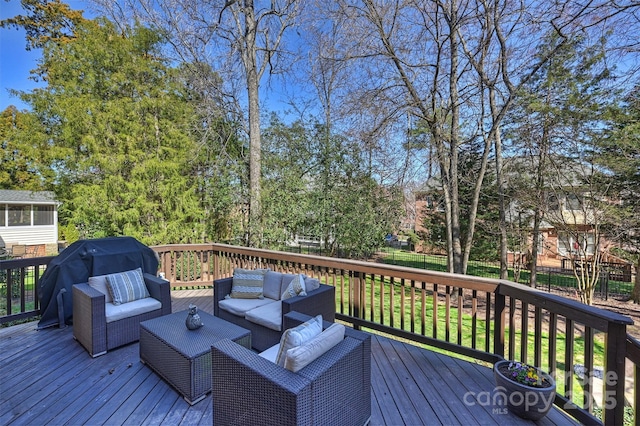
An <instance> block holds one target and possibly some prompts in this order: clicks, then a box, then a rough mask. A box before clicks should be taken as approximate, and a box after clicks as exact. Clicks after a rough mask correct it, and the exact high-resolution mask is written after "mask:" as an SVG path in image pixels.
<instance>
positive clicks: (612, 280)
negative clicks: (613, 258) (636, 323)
mask: <svg viewBox="0 0 640 426" xmlns="http://www.w3.org/2000/svg"><path fill="white" fill-rule="evenodd" d="M379 258H380V259H381V260H382V261H383V262H384V263H388V264H391V265H399V266H408V267H412V268H420V269H427V270H431V271H443V272H445V271H446V270H447V258H446V256H440V255H429V254H419V253H412V252H407V251H401V250H397V249H393V248H389V247H385V248H384V249H382V250H381V252H380V256H379ZM566 266H568V267H566ZM579 266H580V265H579ZM536 272H537V273H536V288H538V289H540V290H545V291H548V292H553V293H574V292H575V291H577V288H578V287H577V280H576V277H575V276H574V273H573V269H571V265H570V263H569V262H567V263H565V262H563V263H562V265H561V266H560V267H547V266H538V267H537V268H536ZM467 274H468V275H473V276H477V277H486V278H500V264H499V263H498V262H490V261H470V262H469V266H468V268H467ZM530 277H531V271H530V270H528V269H524V268H523V269H521V270H520V273H519V276H518V277H516V276H515V271H514V269H513V268H509V279H510V280H511V281H517V282H520V283H522V284H528V283H529V281H530ZM631 281H632V269H631V265H630V264H623V263H614V262H604V263H603V264H602V268H601V271H600V277H599V280H598V284H597V286H596V294H597V295H598V296H600V297H602V298H603V299H608V298H609V297H627V296H629V295H630V294H631V291H632V289H633V284H632V282H631Z"/></svg>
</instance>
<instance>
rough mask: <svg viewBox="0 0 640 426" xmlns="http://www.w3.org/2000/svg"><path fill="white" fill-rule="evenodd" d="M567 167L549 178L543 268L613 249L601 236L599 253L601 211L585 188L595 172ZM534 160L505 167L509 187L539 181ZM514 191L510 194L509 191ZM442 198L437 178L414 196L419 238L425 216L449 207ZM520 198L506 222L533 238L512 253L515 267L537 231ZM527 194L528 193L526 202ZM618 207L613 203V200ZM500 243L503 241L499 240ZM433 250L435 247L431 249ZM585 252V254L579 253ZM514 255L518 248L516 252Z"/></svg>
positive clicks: (542, 237)
mask: <svg viewBox="0 0 640 426" xmlns="http://www.w3.org/2000/svg"><path fill="white" fill-rule="evenodd" d="M556 160H557V162H558V164H562V166H563V169H562V171H563V173H562V174H560V175H555V176H554V175H552V176H548V177H547V179H548V183H549V190H548V191H547V206H546V211H545V216H544V219H543V220H542V223H541V224H540V235H539V240H538V260H539V261H540V262H541V263H542V264H548V265H552V266H553V265H558V266H559V265H560V262H561V261H562V259H570V258H572V257H574V256H575V255H576V254H577V253H583V254H586V255H587V256H588V257H589V256H593V255H594V254H595V253H596V250H599V251H600V252H601V253H607V252H608V248H609V247H611V246H612V243H611V241H609V240H608V239H607V238H606V236H605V235H600V241H599V247H597V248H596V236H595V234H594V228H595V224H596V223H598V222H602V220H603V218H602V217H598V216H599V214H598V212H596V211H594V210H593V209H590V208H588V207H585V206H588V204H589V198H590V195H589V193H588V191H587V189H586V188H585V187H584V186H583V185H582V184H581V181H582V180H586V181H589V180H590V179H589V176H590V174H591V170H590V169H589V168H588V167H587V166H585V165H582V164H580V163H578V162H575V161H571V160H562V161H560V160H558V159H556ZM531 161H532V160H531V159H527V158H524V157H515V158H510V159H509V161H506V162H505V169H504V173H505V177H506V185H507V188H509V187H510V185H516V186H522V185H523V181H524V182H526V181H527V180H529V181H533V178H532V177H531V176H529V175H528V174H527V173H526V171H527V170H532V169H533V168H534V167H533V166H532V163H531ZM492 177H493V173H492V172H489V173H487V176H486V179H491V178H492ZM507 190H508V189H507ZM440 193H441V188H440V183H439V181H438V180H437V179H435V178H432V179H430V180H429V181H428V182H426V183H425V184H424V185H423V187H422V188H420V189H419V190H416V191H414V197H415V212H416V217H415V225H414V226H415V230H416V232H418V233H421V232H424V231H426V229H425V228H424V226H423V223H424V219H425V216H427V215H429V214H433V213H438V214H442V213H443V212H444V209H443V206H442V205H441V204H440V200H439V199H438V196H439V194H440ZM518 195H519V194H517V193H516V194H512V195H511V196H510V197H509V200H510V202H509V205H508V206H507V212H506V216H507V217H506V220H507V222H508V223H510V224H512V225H515V226H513V227H514V228H520V229H522V230H524V232H525V233H526V234H527V235H528V241H527V242H526V244H525V247H522V249H521V250H523V251H522V252H520V251H516V250H514V251H510V252H509V262H512V261H513V259H514V257H519V256H521V255H526V253H527V251H528V250H529V249H530V247H531V242H532V241H531V236H530V230H531V228H532V226H533V211H531V210H530V209H527V208H525V207H523V206H522V205H521V202H520V200H519V199H518V198H519V197H518ZM526 197H527V194H525V198H526ZM611 202H612V203H613V201H611ZM496 243H497V241H496ZM426 249H428V250H430V251H433V250H434V248H433V247H426ZM578 249H580V250H578ZM512 250H513V249H512Z"/></svg>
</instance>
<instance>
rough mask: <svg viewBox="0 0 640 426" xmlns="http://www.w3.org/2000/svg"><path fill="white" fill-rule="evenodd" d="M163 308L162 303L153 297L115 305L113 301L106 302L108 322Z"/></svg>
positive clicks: (105, 310) (105, 308) (105, 311)
mask: <svg viewBox="0 0 640 426" xmlns="http://www.w3.org/2000/svg"><path fill="white" fill-rule="evenodd" d="M160 308H162V303H160V301H158V300H156V299H154V298H153V297H145V298H144V299H138V300H134V301H133V302H128V303H123V304H121V305H114V304H113V303H111V302H110V303H105V305H104V313H105V317H106V318H107V322H113V321H118V320H121V319H123V318H129V317H132V316H135V315H140V314H146V313H147V312H151V311H155V310H156V309H160Z"/></svg>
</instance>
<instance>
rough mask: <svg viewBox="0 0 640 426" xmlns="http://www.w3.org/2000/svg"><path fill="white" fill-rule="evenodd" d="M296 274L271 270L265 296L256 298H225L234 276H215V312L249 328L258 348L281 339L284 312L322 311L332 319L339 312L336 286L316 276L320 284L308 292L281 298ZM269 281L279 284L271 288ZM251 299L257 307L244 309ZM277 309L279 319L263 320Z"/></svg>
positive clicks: (265, 347) (326, 317) (312, 312)
mask: <svg viewBox="0 0 640 426" xmlns="http://www.w3.org/2000/svg"><path fill="white" fill-rule="evenodd" d="M295 276H296V275H294V274H285V273H280V272H274V271H269V272H268V273H267V275H266V278H265V280H264V285H265V287H264V296H263V297H262V298H260V299H253V300H247V299H235V300H234V299H229V298H226V296H227V295H229V294H230V293H231V292H232V284H233V277H229V278H223V279H218V280H215V281H214V282H213V314H214V315H215V316H217V317H218V318H222V319H224V320H226V321H229V322H231V323H233V324H236V325H239V326H240V327H243V328H246V329H247V330H250V331H251V345H252V347H253V348H254V349H255V350H257V351H259V352H260V351H264V350H265V349H267V348H269V347H271V346H273V345H275V344H276V343H278V342H279V341H280V337H281V336H282V332H283V330H284V329H285V328H284V327H283V326H282V324H283V320H284V316H285V315H286V314H287V313H288V312H292V311H296V312H300V313H303V314H307V315H311V316H315V315H322V317H323V319H324V320H325V321H329V322H333V320H334V317H335V312H336V302H335V300H336V298H335V288H334V287H333V286H328V285H325V284H319V285H318V283H317V280H316V285H315V286H314V287H316V286H317V288H315V289H314V290H310V291H307V295H306V296H295V297H291V298H288V299H285V300H280V297H281V295H282V292H283V291H284V289H286V288H287V285H288V284H289V283H290V282H291V281H292V280H293V278H294V277H295ZM270 285H273V286H275V287H276V288H274V289H273V290H271V291H270V290H269V286H270ZM236 302H237V303H238V305H239V308H237V309H229V305H231V304H234V303H236ZM252 303H255V305H256V306H257V308H256V309H255V310H253V309H252V310H251V311H247V312H245V310H246V309H245V308H246V307H247V306H251V304H252ZM221 305H222V306H221ZM243 307H244V308H243ZM280 309H281V310H280ZM261 313H262V314H261ZM274 313H277V316H278V318H277V320H276V321H261V319H263V318H261V317H262V316H263V315H264V316H268V315H273V314H274ZM274 322H275V324H274ZM269 323H271V324H269ZM265 324H268V325H265Z"/></svg>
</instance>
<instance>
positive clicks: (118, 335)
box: [72, 273, 171, 358]
mask: <svg viewBox="0 0 640 426" xmlns="http://www.w3.org/2000/svg"><path fill="white" fill-rule="evenodd" d="M144 281H145V284H146V285H147V290H148V291H149V294H150V296H151V297H153V298H154V299H156V300H158V301H159V302H160V303H161V304H162V307H161V308H160V309H156V310H153V311H151V312H147V313H144V314H139V315H134V316H130V317H126V318H122V319H119V320H117V321H112V322H107V321H106V317H105V295H104V293H101V292H100V291H98V290H96V289H95V288H93V287H90V286H89V284H87V283H83V284H75V285H74V286H73V287H72V292H73V338H74V339H76V340H77V341H78V342H79V343H80V344H81V345H82V346H84V348H85V349H86V350H87V351H88V352H89V355H91V356H92V357H94V358H95V357H97V356H100V355H103V354H105V353H106V352H107V351H109V350H111V349H114V348H117V347H118V346H122V345H126V344H128V343H132V342H137V341H138V340H140V323H141V322H142V321H146V320H149V319H153V318H157V317H159V316H162V315H168V314H170V313H171V288H170V284H169V282H168V281H165V280H163V279H161V278H158V277H155V276H153V275H151V274H147V273H145V274H144Z"/></svg>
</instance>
